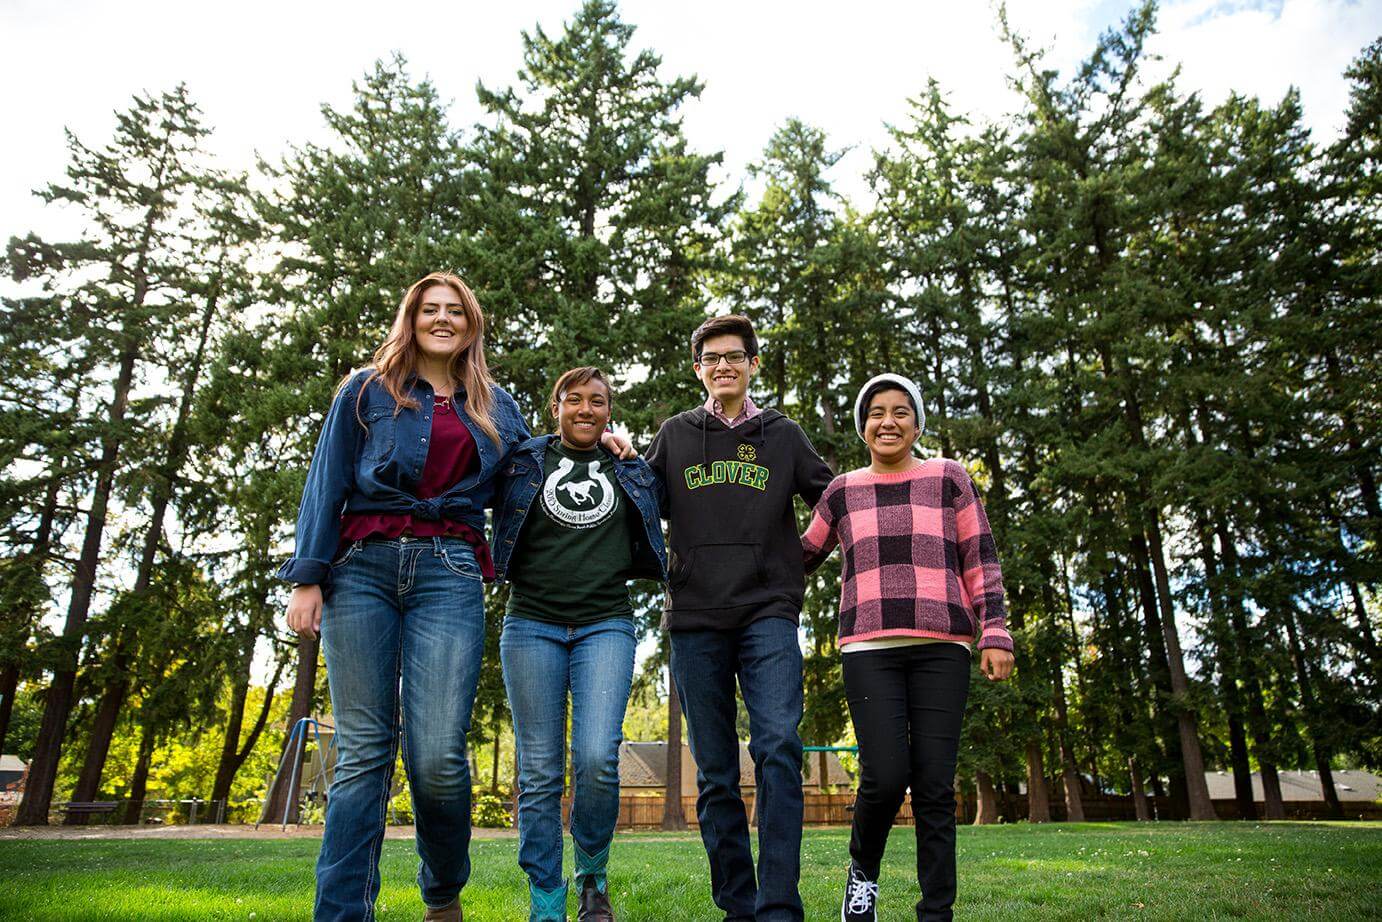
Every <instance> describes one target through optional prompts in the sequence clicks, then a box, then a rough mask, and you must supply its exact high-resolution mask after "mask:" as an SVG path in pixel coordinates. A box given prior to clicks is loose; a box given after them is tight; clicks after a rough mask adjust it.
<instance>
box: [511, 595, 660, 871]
mask: <svg viewBox="0 0 1382 922" xmlns="http://www.w3.org/2000/svg"><path fill="white" fill-rule="evenodd" d="M636 647H637V639H636V638H635V636H634V629H633V621H632V620H631V619H629V618H622V617H619V618H606V619H604V620H603V621H596V622H594V623H593V624H578V625H564V624H550V623H547V622H544V621H535V620H532V619H528V618H516V617H513V616H509V617H507V618H505V619H504V633H503V634H502V635H501V636H500V638H499V655H500V658H501V659H502V660H503V664H504V687H505V689H506V690H507V691H508V694H509V706H510V707H511V708H512V709H513V732H514V738H515V739H516V741H517V743H518V863H519V864H520V865H521V866H522V867H523V870H524V871H525V872H526V873H527V875H528V880H529V882H530V883H531V884H532V885H533V886H535V887H538V888H540V889H543V890H551V889H553V888H554V887H558V886H560V885H561V883H562V881H563V879H564V877H563V874H562V828H561V827H562V823H561V792H562V779H563V776H564V774H565V767H566V758H565V756H566V745H565V742H566V701H567V695H568V693H569V694H570V698H571V764H572V769H573V772H574V778H573V785H572V803H571V838H572V840H573V841H574V842H575V844H576V845H578V846H580V848H581V850H582V851H584V852H585V853H586V854H587V855H598V854H600V853H601V852H602V851H603V850H604V849H605V848H606V847H607V846H608V845H609V844H610V841H611V840H612V839H613V837H614V826H615V823H616V822H617V821H618V819H619V743H620V742H621V741H622V740H623V724H624V710H625V708H626V707H627V705H628V701H629V688H630V685H631V684H632V682H633V660H634V652H635V648H636Z"/></svg>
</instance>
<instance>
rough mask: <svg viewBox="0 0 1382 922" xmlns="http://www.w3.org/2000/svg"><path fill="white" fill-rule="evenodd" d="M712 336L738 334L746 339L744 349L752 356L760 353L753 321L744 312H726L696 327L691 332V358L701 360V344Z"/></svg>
mask: <svg viewBox="0 0 1382 922" xmlns="http://www.w3.org/2000/svg"><path fill="white" fill-rule="evenodd" d="M712 336H737V337H739V338H740V339H742V340H743V341H744V351H745V352H747V353H748V354H749V355H750V356H755V355H757V354H758V336H757V335H756V334H755V333H754V332H753V321H752V320H750V319H749V318H747V317H745V316H744V315H743V314H726V315H724V316H723V317H711V318H710V319H709V320H707V321H706V322H705V323H702V324H701V325H700V326H698V327H696V332H694V333H692V334H691V358H692V359H693V360H694V361H697V362H699V361H700V360H701V344H702V343H704V342H705V341H706V340H707V339H710V338H711V337H712Z"/></svg>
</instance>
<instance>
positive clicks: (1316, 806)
mask: <svg viewBox="0 0 1382 922" xmlns="http://www.w3.org/2000/svg"><path fill="white" fill-rule="evenodd" d="M1147 800H1148V803H1149V805H1150V806H1151V810H1152V818H1153V819H1170V818H1171V815H1172V814H1171V805H1170V800H1169V798H1165V797H1148V798H1147ZM803 801H804V803H803V810H802V821H803V822H804V823H805V824H806V825H807V826H848V825H849V824H850V822H851V821H852V820H853V818H854V813H853V810H854V792H853V791H837V792H835V793H824V792H820V791H811V790H807V791H806V792H804V795H803ZM1285 806H1286V818H1287V819H1292V820H1306V819H1327V818H1328V813H1327V808H1326V806H1325V804H1324V803H1323V802H1317V801H1287V802H1286V805H1285ZM744 807H745V809H747V810H748V813H749V817H750V819H751V820H752V818H753V815H754V794H753V792H752V791H746V792H745V793H744ZM976 807H977V804H976V803H975V801H974V798H973V797H972V796H971V797H969V798H966V797H965V796H964V794H963V792H957V793H956V795H955V820H956V822H958V823H960V824H961V825H965V824H969V823H972V822H974V816H975V810H976ZM681 808H682V814H683V815H684V816H685V817H686V825H687V827H688V828H692V829H694V828H695V827H696V798H694V797H683V798H682V802H681ZM1214 809H1215V812H1217V813H1218V815H1219V819H1222V820H1236V819H1239V818H1240V816H1239V813H1238V805H1237V804H1236V803H1235V802H1234V801H1232V800H1216V801H1214ZM1261 809H1262V805H1261V804H1258V810H1259V812H1260V811H1261ZM570 813H571V799H570V798H569V797H567V798H564V799H563V800H562V815H563V817H564V818H569V817H570ZM662 813H663V800H662V795H660V794H622V795H620V797H619V821H618V828H619V829H660V828H662ZM1084 813H1085V820H1086V821H1089V822H1101V821H1102V822H1108V821H1113V820H1135V819H1137V815H1136V813H1135V811H1134V810H1133V804H1132V797H1130V796H1119V795H1116V794H1106V795H1103V796H1099V797H1094V796H1086V797H1085V798H1084ZM998 815H999V817H1000V819H1001V821H1002V822H1005V823H1016V822H1021V821H1024V820H1026V819H1027V797H1026V795H1025V794H1016V795H1008V796H1006V797H1005V796H1003V795H1001V794H1000V795H999V798H998ZM1344 816H1345V817H1346V818H1347V819H1369V820H1382V804H1374V803H1362V802H1354V803H1345V804H1344ZM1065 818H1066V817H1065V804H1064V803H1063V802H1061V801H1060V800H1058V799H1052V801H1051V819H1052V820H1053V821H1054V822H1063V821H1064V820H1065ZM913 822H914V820H913V817H912V804H911V801H910V800H905V801H903V803H902V807H901V809H899V810H898V813H897V825H899V826H911V825H912V824H913Z"/></svg>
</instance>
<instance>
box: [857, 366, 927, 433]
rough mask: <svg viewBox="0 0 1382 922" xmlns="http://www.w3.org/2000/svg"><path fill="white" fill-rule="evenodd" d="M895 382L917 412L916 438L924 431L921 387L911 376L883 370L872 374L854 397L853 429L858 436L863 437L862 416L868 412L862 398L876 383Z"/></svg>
mask: <svg viewBox="0 0 1382 922" xmlns="http://www.w3.org/2000/svg"><path fill="white" fill-rule="evenodd" d="M883 383H887V384H896V385H897V386H898V387H900V388H902V390H904V391H905V392H906V393H907V396H908V397H909V398H910V399H911V401H912V410H913V411H914V412H915V413H916V414H917V438H920V437H921V433H923V432H925V431H926V404H924V403H922V401H921V388H919V387H917V386H916V382H914V381H913V380H912V379H911V378H906V377H903V376H902V375H895V374H892V373H890V372H884V373H883V374H881V375H874V376H873V377H872V378H869V379H868V381H866V382H865V383H864V386H863V387H861V388H859V396H857V397H855V398H854V431H855V432H857V433H859V438H860V439H861V440H862V439H863V438H864V416H865V414H867V413H868V409H869V408H868V407H867V406H865V405H864V399H865V398H866V397H867V396H868V393H869V391H871V390H872V389H873V387H874V385H876V384H883Z"/></svg>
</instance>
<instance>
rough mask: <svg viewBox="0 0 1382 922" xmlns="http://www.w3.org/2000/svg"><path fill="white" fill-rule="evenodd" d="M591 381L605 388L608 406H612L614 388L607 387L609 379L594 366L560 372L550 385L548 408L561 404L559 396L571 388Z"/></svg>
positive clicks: (583, 366)
mask: <svg viewBox="0 0 1382 922" xmlns="http://www.w3.org/2000/svg"><path fill="white" fill-rule="evenodd" d="M591 381H599V382H600V383H601V384H603V385H604V386H605V393H606V394H608V395H609V405H610V407H613V406H614V388H612V387H610V386H609V379H608V378H606V377H605V373H604V372H603V371H601V370H600V369H598V368H596V367H595V366H594V365H582V366H581V367H580V368H573V369H571V370H570V371H564V372H562V375H561V377H560V378H558V379H557V383H556V384H554V385H552V398H551V402H550V403H549V404H548V406H551V407H556V406H557V404H559V403H561V395H562V394H564V393H566V392H567V391H569V390H571V388H573V387H580V386H581V385H582V384H588V383H589V382H591Z"/></svg>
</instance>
